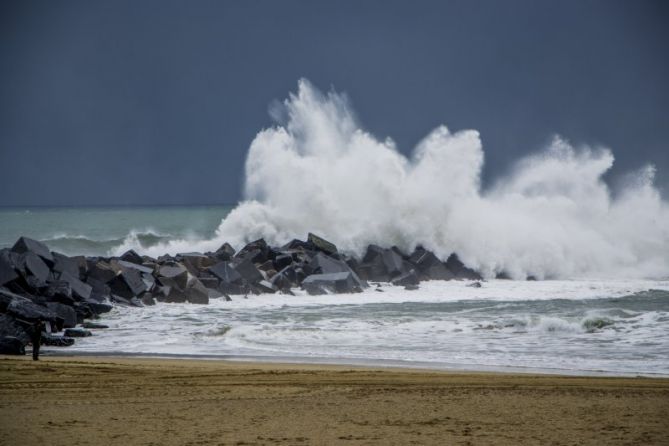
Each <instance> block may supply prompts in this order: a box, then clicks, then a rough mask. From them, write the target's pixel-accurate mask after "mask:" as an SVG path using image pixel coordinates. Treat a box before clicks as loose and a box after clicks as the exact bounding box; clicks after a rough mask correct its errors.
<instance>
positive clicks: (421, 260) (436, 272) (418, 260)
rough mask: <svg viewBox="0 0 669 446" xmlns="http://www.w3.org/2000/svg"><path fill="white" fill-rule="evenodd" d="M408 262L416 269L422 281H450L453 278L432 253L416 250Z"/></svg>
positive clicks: (420, 249)
mask: <svg viewBox="0 0 669 446" xmlns="http://www.w3.org/2000/svg"><path fill="white" fill-rule="evenodd" d="M409 262H410V263H412V264H413V265H414V266H415V267H416V269H417V270H418V274H419V276H420V278H421V279H423V280H451V279H453V278H454V277H455V276H454V275H453V273H452V272H451V271H450V270H449V269H448V268H446V265H444V264H443V263H442V262H441V261H440V260H439V259H438V258H437V256H435V255H434V253H432V252H431V251H428V250H426V249H423V248H416V250H415V251H414V252H413V254H411V256H410V257H409Z"/></svg>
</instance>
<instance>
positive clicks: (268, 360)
mask: <svg viewBox="0 0 669 446" xmlns="http://www.w3.org/2000/svg"><path fill="white" fill-rule="evenodd" d="M0 358H3V356H2V355H0ZM40 358H65V359H68V358H69V359H75V358H99V359H103V358H114V359H148V360H151V359H155V360H167V361H169V360H174V361H214V362H217V361H220V362H222V363H231V364H253V365H258V364H267V365H285V366H297V367H299V366H306V367H309V366H314V367H319V366H333V367H358V368H368V369H379V370H394V369H396V370H414V371H420V372H425V373H430V372H444V373H472V374H476V373H493V374H503V375H539V376H555V377H583V378H598V377H601V378H646V379H669V375H666V374H662V373H647V372H643V373H641V372H640V373H635V372H628V373H625V372H611V371H606V370H573V369H558V368H553V369H550V368H539V367H536V368H535V367H520V366H517V367H509V366H494V365H493V366H484V365H477V364H454V363H440V362H439V363H438V362H421V361H398V360H386V359H370V358H367V359H361V358H355V359H350V358H330V357H310V358H304V357H298V356H262V355H204V354H181V353H132V352H113V351H112V352H85V351H83V352H81V351H78V352H73V351H71V350H58V349H54V350H45V351H43V352H42V353H40Z"/></svg>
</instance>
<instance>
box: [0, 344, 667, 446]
mask: <svg viewBox="0 0 669 446" xmlns="http://www.w3.org/2000/svg"><path fill="white" fill-rule="evenodd" d="M667 414H669V379H666V378H656V379H649V378H620V377H584V376H555V375H543V374H517V373H493V372H461V371H443V370H429V371H427V370H422V369H409V368H392V367H389V368H379V367H362V366H350V365H332V364H327V365H323V364H320V365H314V364H285V363H257V362H235V361H211V360H203V359H199V360H195V359H157V358H135V357H133V358H128V357H124V358H117V357H107V356H104V357H100V356H69V357H64V356H45V357H43V358H42V359H40V361H32V360H30V358H28V357H21V358H17V357H8V356H0V430H2V432H3V433H4V435H3V436H0V445H10V444H25V445H31V444H46V443H48V444H52V445H66V444H67V445H71V444H79V445H82V444H112V445H116V444H119V445H121V444H138V445H151V444H153V445H155V444H165V445H177V444H224V445H228V444H230V445H232V444H286V445H288V444H291V445H297V444H348V445H350V444H356V445H357V444H360V445H362V444H379V445H381V444H383V445H386V444H397V445H399V444H411V443H412V442H413V443H418V444H435V445H437V444H477V445H478V444H491V445H492V444H495V445H511V444H549V443H550V444H565V445H567V444H593V445H594V444H597V445H600V444H614V445H615V444H666V443H667V442H669V426H668V425H667V424H666V417H667Z"/></svg>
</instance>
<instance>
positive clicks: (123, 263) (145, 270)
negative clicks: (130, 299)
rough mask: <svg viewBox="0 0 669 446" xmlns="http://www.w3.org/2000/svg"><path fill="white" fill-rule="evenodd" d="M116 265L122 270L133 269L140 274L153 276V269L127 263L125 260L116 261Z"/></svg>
mask: <svg viewBox="0 0 669 446" xmlns="http://www.w3.org/2000/svg"><path fill="white" fill-rule="evenodd" d="M116 263H117V264H118V265H119V266H120V267H122V268H128V269H134V270H135V271H137V272H139V273H142V274H153V268H150V267H148V266H145V265H142V264H139V263H133V262H128V261H127V260H118V261H117V262H116Z"/></svg>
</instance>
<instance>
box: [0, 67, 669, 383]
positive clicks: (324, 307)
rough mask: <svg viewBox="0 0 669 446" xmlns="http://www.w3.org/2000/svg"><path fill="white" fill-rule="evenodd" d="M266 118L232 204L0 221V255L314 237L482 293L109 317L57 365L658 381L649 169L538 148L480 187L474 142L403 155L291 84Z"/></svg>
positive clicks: (446, 290)
mask: <svg viewBox="0 0 669 446" xmlns="http://www.w3.org/2000/svg"><path fill="white" fill-rule="evenodd" d="M270 111H271V115H272V117H273V118H274V120H275V125H274V126H272V127H270V128H266V129H263V130H261V131H260V132H259V133H258V134H257V136H256V137H255V139H254V140H253V141H252V142H251V144H250V147H249V151H248V156H247V160H246V165H245V184H244V186H245V191H244V194H245V195H244V200H243V201H241V202H240V203H239V204H237V205H236V206H211V207H147V208H119V209H117V208H94V209H91V208H69V209H10V210H0V243H2V244H3V245H4V246H10V245H11V244H12V243H13V242H14V241H15V239H16V238H17V237H18V236H19V235H27V236H33V237H34V238H37V239H40V240H42V241H45V243H47V244H48V245H49V246H50V247H51V248H52V249H53V250H58V251H62V252H65V253H66V254H70V255H75V254H86V255H103V256H104V255H119V254H121V253H123V252H125V251H126V250H128V249H135V250H136V251H138V252H139V253H141V254H147V255H150V256H154V257H157V256H160V255H162V254H165V253H170V254H176V253H179V252H193V251H199V252H205V251H215V250H216V249H217V248H218V247H219V246H221V245H222V244H223V243H224V242H229V243H231V244H232V245H233V246H234V247H235V248H240V247H242V246H243V245H244V244H245V243H247V242H249V241H252V240H255V239H258V238H264V239H265V240H266V241H267V242H268V243H270V244H271V245H274V246H277V245H279V246H280V245H281V244H283V243H286V242H288V241H289V240H291V239H293V238H299V239H304V238H305V237H306V235H307V233H308V232H314V233H316V234H319V235H321V236H323V237H325V238H327V239H328V240H330V241H332V242H333V243H335V244H336V245H337V246H338V248H339V250H340V251H343V252H346V253H348V254H352V255H358V256H360V255H361V254H363V253H364V251H365V249H366V247H367V245H368V244H371V243H373V244H378V245H381V246H392V245H395V246H397V247H399V248H400V249H401V250H403V251H405V252H411V251H412V250H413V249H414V248H415V247H416V246H418V245H422V246H424V247H426V248H427V249H430V250H432V251H433V252H435V254H437V255H438V256H439V257H441V258H442V259H446V258H447V257H448V256H449V255H450V254H451V253H453V252H456V253H457V254H458V256H459V257H460V259H462V261H463V262H464V263H465V264H466V265H468V266H470V267H472V268H474V269H477V270H478V271H480V272H481V273H482V275H483V276H484V278H485V279H486V280H484V281H483V282H482V283H481V284H480V285H481V286H480V287H475V286H472V285H474V284H473V283H471V282H467V281H449V282H444V281H429V282H422V283H421V284H420V289H419V290H416V291H408V290H405V289H404V288H402V287H394V286H392V285H389V284H380V285H379V286H377V285H375V284H373V285H372V286H371V287H370V288H368V289H367V290H365V291H364V292H363V293H360V294H350V295H349V294H343V295H331V296H308V295H306V294H305V293H304V292H303V291H302V290H294V291H295V296H290V295H265V296H248V297H244V296H233V297H232V301H225V300H222V299H219V300H213V301H212V302H211V304H210V305H207V306H198V305H190V304H165V303H159V304H158V305H156V306H154V307H145V308H132V309H131V308H124V307H117V308H115V309H114V310H113V311H112V313H110V314H107V315H105V316H104V317H103V319H102V321H101V322H103V323H105V324H108V325H109V326H110V328H109V329H107V330H100V331H97V332H96V333H95V336H93V337H90V338H85V339H80V340H77V343H76V345H75V346H73V347H71V348H69V349H68V350H67V352H78V353H95V354H100V353H117V354H141V355H177V356H181V355H187V356H198V357H209V358H228V359H263V360H275V361H297V362H334V363H356V364H358V363H360V364H370V363H371V364H386V365H406V366H420V367H430V368H456V369H467V370H527V371H549V372H553V373H576V374H583V373H606V374H614V375H628V374H631V375H644V376H658V375H662V376H667V375H669V207H668V206H667V202H666V201H665V200H664V199H663V197H662V196H661V194H660V192H659V190H658V189H657V188H656V187H655V185H654V183H653V181H654V174H655V169H654V167H653V166H651V165H648V166H646V167H644V168H642V169H640V170H638V171H635V172H629V173H628V175H627V176H626V177H625V180H624V181H621V182H620V184H618V185H617V187H616V188H612V187H611V186H610V185H609V184H607V182H606V181H605V176H606V174H607V172H609V171H610V169H611V168H612V166H613V163H614V157H613V153H612V151H611V150H610V149H608V148H604V147H589V146H587V145H577V146H574V145H572V144H570V143H569V142H568V141H567V140H566V139H564V138H561V137H558V136H556V137H554V138H553V139H552V141H551V143H550V144H549V145H548V146H547V147H546V148H544V149H543V150H541V151H539V152H537V153H534V154H532V155H529V156H527V157H525V158H523V159H521V160H518V161H517V162H516V163H515V164H514V167H513V168H512V169H511V170H510V171H509V172H508V173H507V174H506V175H503V176H501V177H498V178H497V179H495V180H494V181H492V183H491V185H490V186H487V187H483V186H482V179H481V175H482V171H483V165H484V150H483V145H482V142H481V137H480V135H479V133H478V132H477V131H475V130H460V131H455V132H452V131H450V130H449V129H448V128H447V127H445V126H440V127H438V128H436V129H435V130H433V131H432V132H431V133H430V134H428V135H427V136H426V137H425V138H424V139H423V140H422V141H420V142H419V143H418V144H417V145H416V147H415V148H414V149H413V151H412V152H411V155H410V156H406V155H405V154H403V152H402V151H400V150H399V149H398V147H396V144H395V142H394V141H393V140H392V139H390V138H385V139H381V138H377V137H375V136H374V135H372V134H370V133H369V132H367V131H365V130H364V127H363V126H362V124H360V123H359V121H358V119H357V118H356V116H355V113H354V112H353V109H352V107H351V104H350V101H349V99H348V98H347V97H346V95H344V94H341V93H337V92H334V91H330V92H327V93H322V92H320V91H319V90H317V89H316V88H315V87H314V86H312V85H311V84H310V83H309V82H308V81H306V80H301V81H300V82H299V83H298V89H297V91H296V92H295V93H293V94H290V95H289V97H288V98H287V99H286V100H285V101H284V102H283V103H281V104H280V105H278V106H274V107H272V108H271V110H270ZM500 274H503V275H504V276H505V277H509V278H511V279H513V280H500V279H496V277H498V276H499V275H500ZM528 278H530V279H538V280H526V279H528ZM52 351H53V350H52Z"/></svg>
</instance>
